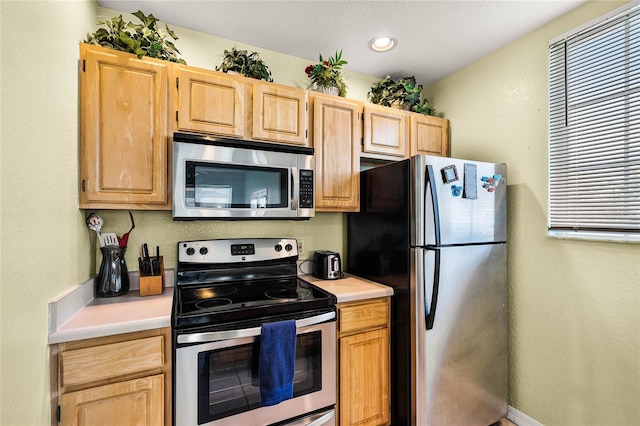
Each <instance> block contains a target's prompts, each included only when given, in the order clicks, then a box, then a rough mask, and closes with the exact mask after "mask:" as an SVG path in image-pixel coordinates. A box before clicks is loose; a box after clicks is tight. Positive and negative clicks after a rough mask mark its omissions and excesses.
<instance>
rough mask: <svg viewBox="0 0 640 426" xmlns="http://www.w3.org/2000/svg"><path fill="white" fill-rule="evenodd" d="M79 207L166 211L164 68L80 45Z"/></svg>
mask: <svg viewBox="0 0 640 426" xmlns="http://www.w3.org/2000/svg"><path fill="white" fill-rule="evenodd" d="M80 55H81V64H82V67H81V72H80V180H81V182H80V184H81V188H80V207H81V208H122V209H130V208H149V209H152V208H153V209H162V208H165V209H167V208H170V207H171V206H170V203H169V198H168V191H167V187H168V185H167V175H168V156H167V146H168V142H169V139H168V135H167V131H168V127H167V114H168V97H167V83H168V82H167V66H168V65H167V64H168V63H167V64H163V63H162V61H152V60H140V59H138V58H137V57H136V56H135V55H131V54H127V53H122V52H117V51H115V50H110V49H106V48H101V47H97V46H91V45H87V44H81V45H80Z"/></svg>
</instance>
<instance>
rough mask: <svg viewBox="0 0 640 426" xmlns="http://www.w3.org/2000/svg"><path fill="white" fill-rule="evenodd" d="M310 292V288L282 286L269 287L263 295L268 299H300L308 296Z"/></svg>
mask: <svg viewBox="0 0 640 426" xmlns="http://www.w3.org/2000/svg"><path fill="white" fill-rule="evenodd" d="M310 294H311V291H310V290H307V289H304V288H296V287H295V286H293V287H283V288H271V289H269V290H267V291H266V292H265V296H267V297H268V298H269V299H281V300H282V301H283V302H284V301H287V302H288V301H293V300H301V299H304V298H305V297H308V296H309V295H310Z"/></svg>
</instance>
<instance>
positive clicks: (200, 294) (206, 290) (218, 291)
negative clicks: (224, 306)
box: [193, 287, 238, 299]
mask: <svg viewBox="0 0 640 426" xmlns="http://www.w3.org/2000/svg"><path fill="white" fill-rule="evenodd" d="M236 291H238V289H237V288H236V287H203V288H198V289H196V290H194V291H193V294H194V295H195V296H196V298H198V299H214V298H216V297H224V296H229V295H231V294H233V293H235V292H236Z"/></svg>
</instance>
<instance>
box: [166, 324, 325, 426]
mask: <svg viewBox="0 0 640 426" xmlns="http://www.w3.org/2000/svg"><path fill="white" fill-rule="evenodd" d="M296 326H297V340H296V362H295V373H294V385H293V398H292V399H289V400H286V401H283V402H281V403H279V404H276V405H272V406H267V407H262V406H261V404H260V388H259V385H258V361H257V360H258V354H259V349H260V346H259V345H260V343H259V336H260V326H256V327H249V328H243V329H241V330H225V331H213V332H200V333H193V334H181V335H178V337H177V349H176V364H175V375H174V379H175V381H174V391H175V406H174V409H175V412H174V415H175V424H176V425H185V426H187V425H188V426H195V425H216V426H221V425H230V426H237V425H270V424H273V423H278V422H283V421H285V420H287V419H293V418H296V417H299V416H302V415H305V414H308V413H312V412H314V411H318V410H322V409H332V408H333V406H334V405H335V402H336V378H335V375H336V365H335V362H336V323H335V311H330V312H325V313H322V314H319V315H316V316H313V317H309V318H304V319H302V320H297V321H296ZM189 344H190V345H189ZM184 345H189V346H184Z"/></svg>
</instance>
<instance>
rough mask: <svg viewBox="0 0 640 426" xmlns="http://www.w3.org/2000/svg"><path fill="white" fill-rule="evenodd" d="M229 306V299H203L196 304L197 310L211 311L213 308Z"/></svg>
mask: <svg viewBox="0 0 640 426" xmlns="http://www.w3.org/2000/svg"><path fill="white" fill-rule="evenodd" d="M230 304H231V299H226V298H224V297H220V298H216V299H204V300H201V301H199V302H196V307H197V308H198V309H213V308H219V307H221V306H227V305H230Z"/></svg>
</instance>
